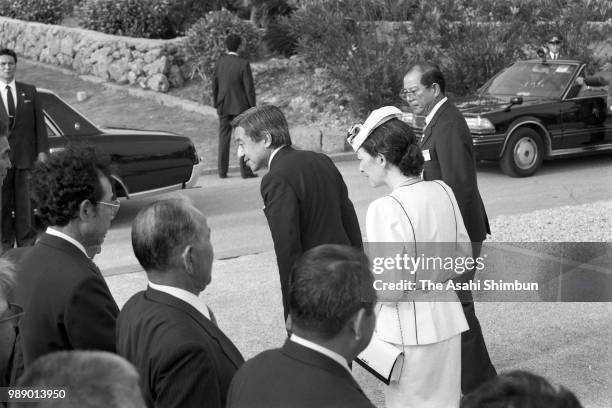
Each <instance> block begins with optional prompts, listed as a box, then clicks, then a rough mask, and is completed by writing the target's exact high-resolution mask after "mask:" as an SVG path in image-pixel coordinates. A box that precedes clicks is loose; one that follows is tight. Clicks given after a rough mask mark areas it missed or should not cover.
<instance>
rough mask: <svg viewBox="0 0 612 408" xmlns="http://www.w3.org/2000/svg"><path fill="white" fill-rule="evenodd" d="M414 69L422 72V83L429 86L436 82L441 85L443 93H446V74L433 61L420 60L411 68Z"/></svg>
mask: <svg viewBox="0 0 612 408" xmlns="http://www.w3.org/2000/svg"><path fill="white" fill-rule="evenodd" d="M414 70H416V71H418V72H420V73H421V85H423V86H427V87H429V86H431V85H433V84H434V83H435V84H438V86H439V87H440V92H442V94H445V93H446V80H445V79H444V75H442V71H441V70H440V67H438V66H437V65H436V64H434V63H433V62H419V63H417V64H415V65H414V66H413V67H412V68H411V69H410V71H414Z"/></svg>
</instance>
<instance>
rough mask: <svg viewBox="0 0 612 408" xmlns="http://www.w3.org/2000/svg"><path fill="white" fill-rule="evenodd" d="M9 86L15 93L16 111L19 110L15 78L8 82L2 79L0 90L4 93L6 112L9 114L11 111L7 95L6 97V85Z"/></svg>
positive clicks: (3, 99)
mask: <svg viewBox="0 0 612 408" xmlns="http://www.w3.org/2000/svg"><path fill="white" fill-rule="evenodd" d="M7 85H8V86H9V87H10V89H11V92H12V93H13V102H15V112H17V86H16V85H15V80H14V79H13V80H12V81H11V82H9V83H8V84H7V83H6V82H4V81H0V91H2V92H0V93H1V94H2V103H3V104H4V109H6V114H7V115H8V113H9V109H8V102H7V97H6V92H7V90H6V86H7Z"/></svg>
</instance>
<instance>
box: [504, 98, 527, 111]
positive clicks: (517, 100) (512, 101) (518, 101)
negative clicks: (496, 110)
mask: <svg viewBox="0 0 612 408" xmlns="http://www.w3.org/2000/svg"><path fill="white" fill-rule="evenodd" d="M522 104H523V97H522V96H514V97H512V99H510V104H509V105H508V106H506V109H504V112H509V111H510V108H512V107H513V106H514V105H522Z"/></svg>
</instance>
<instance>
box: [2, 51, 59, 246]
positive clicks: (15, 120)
mask: <svg viewBox="0 0 612 408" xmlns="http://www.w3.org/2000/svg"><path fill="white" fill-rule="evenodd" d="M16 67H17V54H15V51H13V50H11V49H8V48H3V49H0V93H1V95H2V107H1V108H0V120H1V121H3V122H4V123H6V124H7V126H8V141H9V144H10V147H11V151H12V152H13V158H12V161H13V168H11V169H9V170H8V172H7V175H6V179H5V180H4V185H3V186H2V249H3V251H6V250H7V249H10V248H12V247H13V246H14V245H15V243H16V244H17V246H27V245H33V244H34V240H35V239H36V233H35V232H34V229H33V228H32V206H31V204H30V178H31V170H32V168H33V166H34V163H35V162H36V161H37V160H40V161H44V160H45V159H46V157H47V153H48V151H49V145H48V141H47V133H46V128H45V122H44V118H43V113H42V107H41V104H40V101H39V100H38V96H37V93H36V88H35V87H34V86H32V85H28V84H24V83H22V82H15V72H16ZM13 211H14V212H15V218H14V219H13Z"/></svg>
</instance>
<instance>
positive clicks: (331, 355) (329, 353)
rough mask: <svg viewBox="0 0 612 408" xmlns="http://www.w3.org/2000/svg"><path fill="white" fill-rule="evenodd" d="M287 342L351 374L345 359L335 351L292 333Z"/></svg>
mask: <svg viewBox="0 0 612 408" xmlns="http://www.w3.org/2000/svg"><path fill="white" fill-rule="evenodd" d="M289 340H291V341H292V342H294V343H297V344H299V345H301V346H304V347H306V348H309V349H311V350H314V351H316V352H318V353H321V354H323V355H325V356H327V357H329V358H331V359H332V360H334V361H335V362H336V363H338V364H340V365H341V366H342V367H344V368H345V369H346V370H347V371H348V372H349V373H350V372H351V369H350V368H349V365H348V363H347V362H346V358H344V357H342V356H341V355H340V354H338V353H336V352H335V351H332V350H330V349H328V348H325V347H323V346H320V345H318V344H317V343H313V342H312V341H310V340H306V339H305V338H302V337H300V336H297V335H295V334H294V333H292V334H291V337H289ZM351 375H352V374H351Z"/></svg>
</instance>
